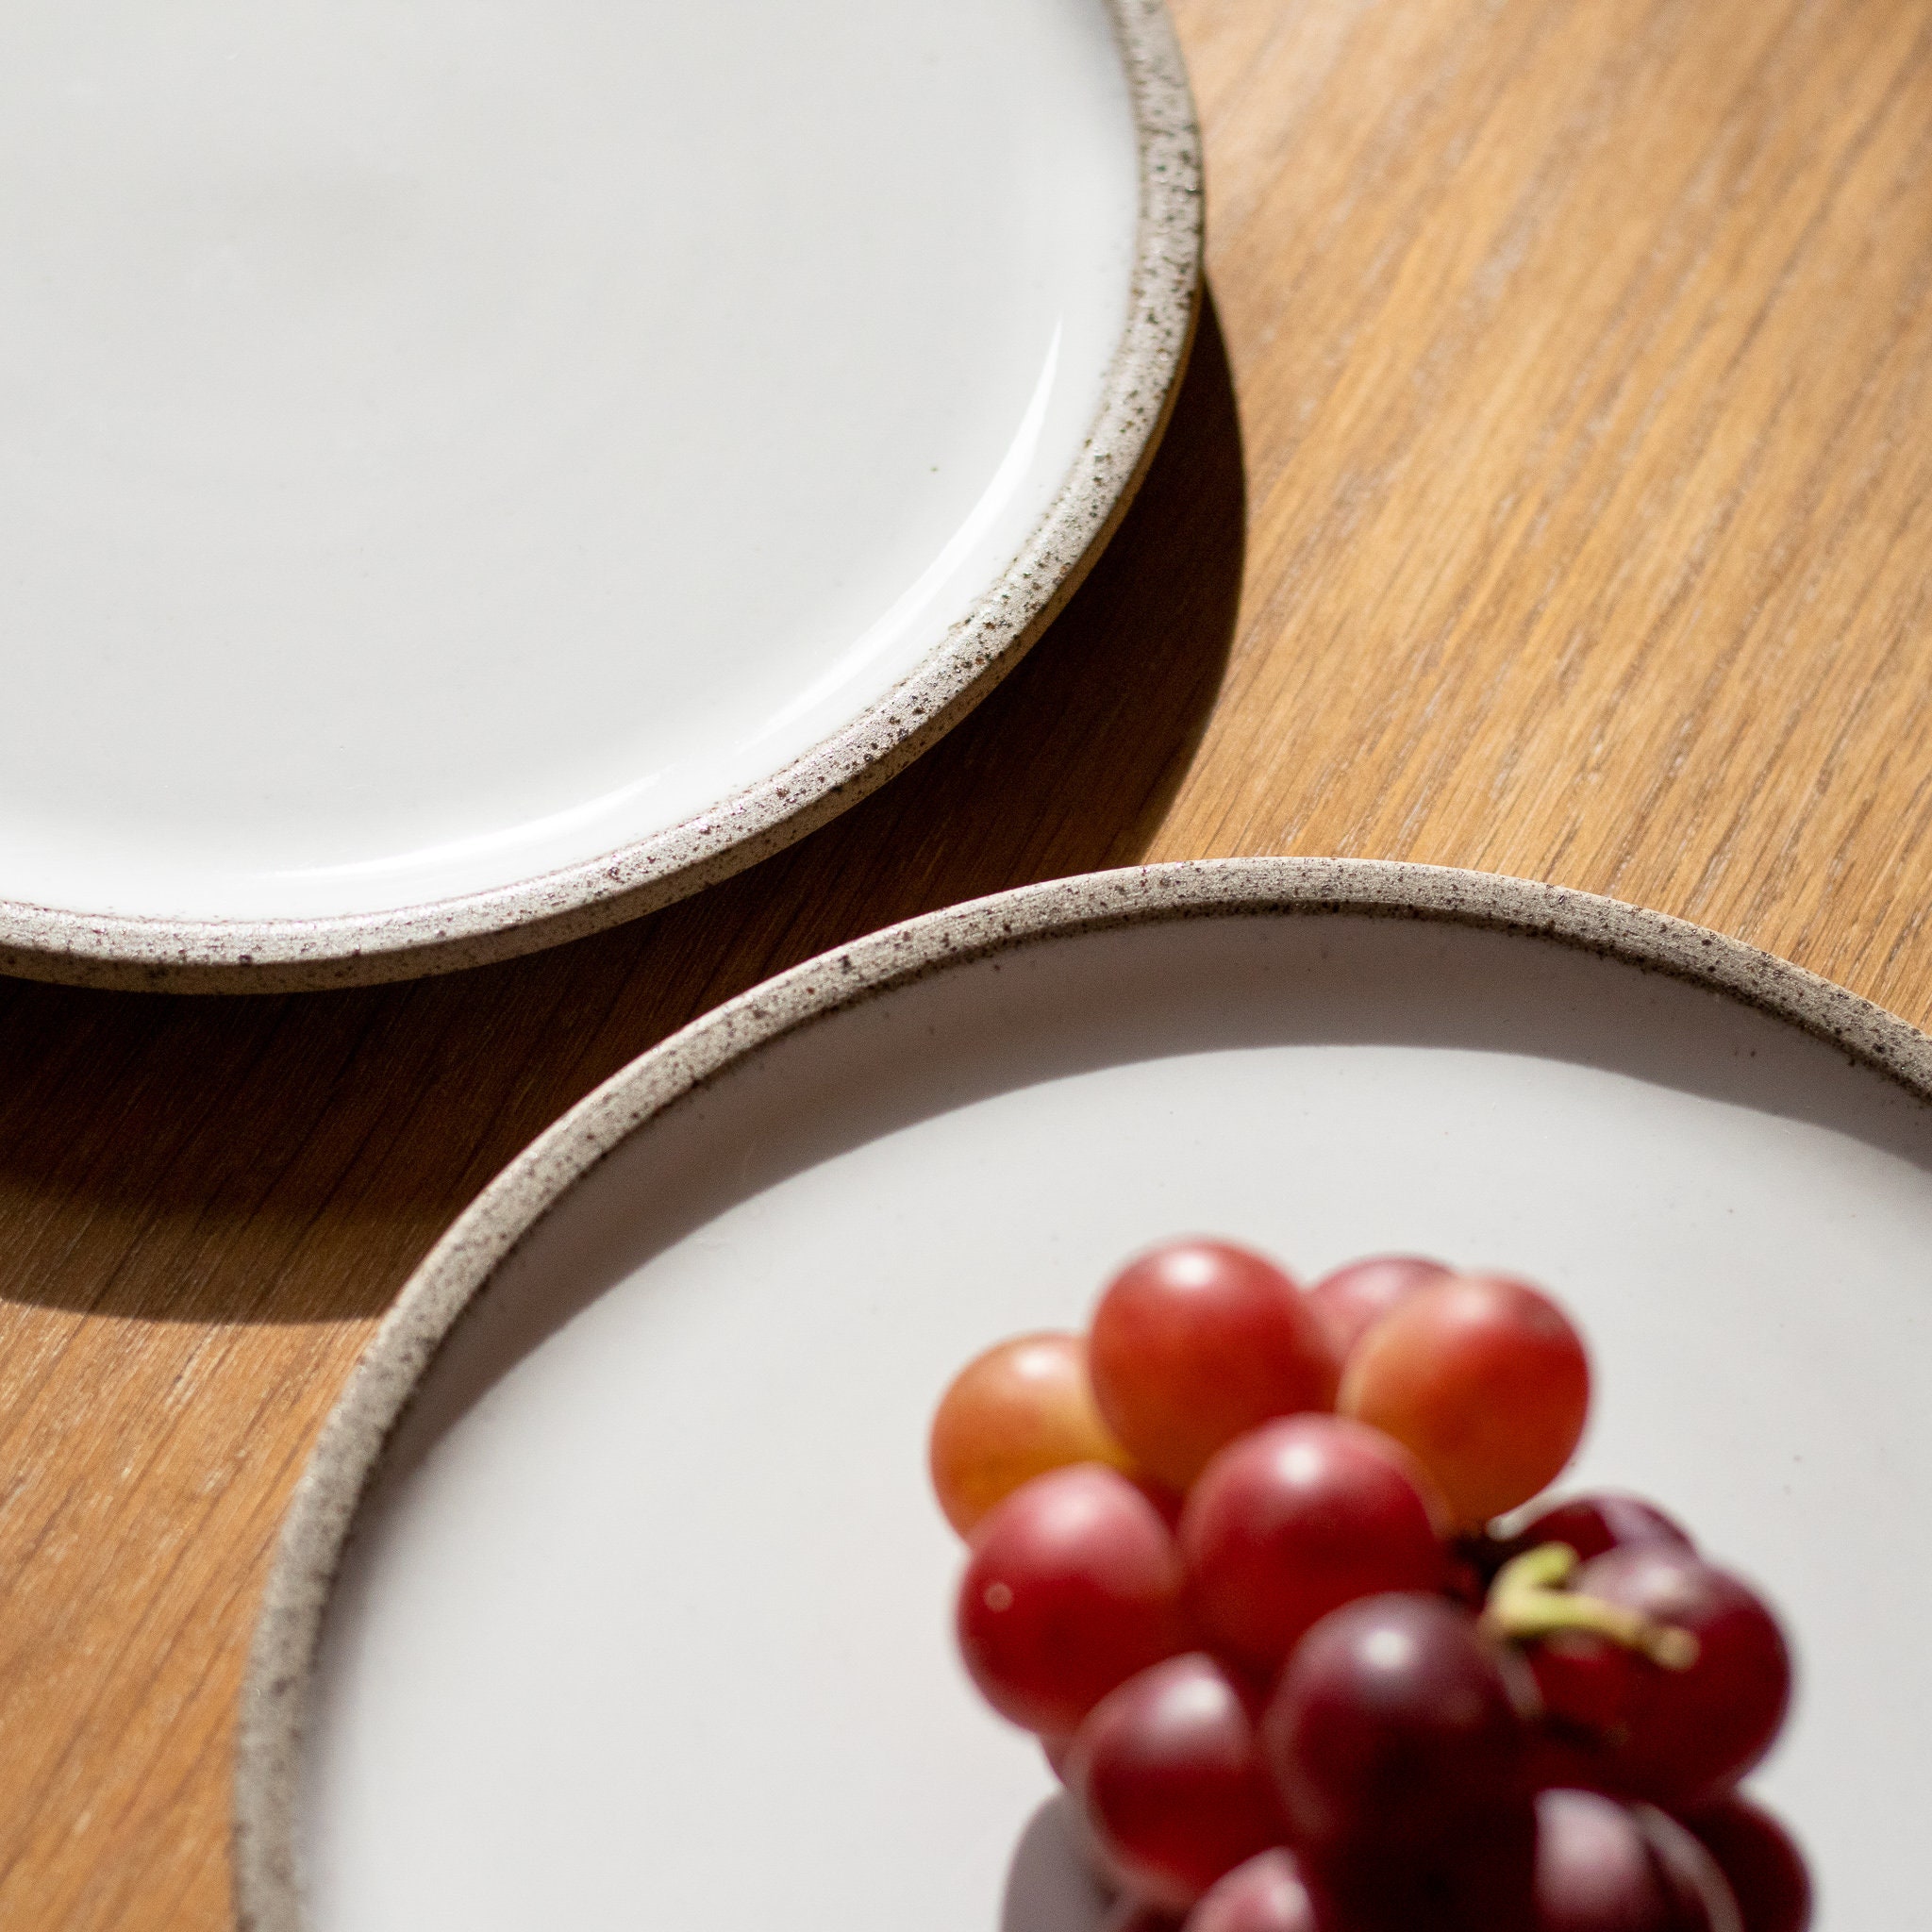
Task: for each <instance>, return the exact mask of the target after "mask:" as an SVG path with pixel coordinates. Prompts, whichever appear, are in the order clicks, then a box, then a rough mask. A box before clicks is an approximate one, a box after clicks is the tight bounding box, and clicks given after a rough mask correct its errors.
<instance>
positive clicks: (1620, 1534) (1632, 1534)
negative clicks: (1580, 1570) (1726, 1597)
mask: <svg viewBox="0 0 1932 1932" xmlns="http://www.w3.org/2000/svg"><path fill="white" fill-rule="evenodd" d="M1542 1543H1568V1544H1569V1545H1570V1547H1571V1548H1572V1549H1573V1550H1574V1551H1575V1552H1576V1555H1577V1557H1578V1558H1579V1559H1580V1560H1581V1561H1583V1562H1586V1563H1587V1562H1589V1561H1590V1559H1591V1557H1601V1556H1602V1555H1603V1553H1604V1552H1605V1551H1606V1550H1620V1549H1625V1548H1628V1547H1629V1546H1630V1545H1632V1544H1635V1543H1670V1544H1672V1545H1674V1547H1675V1548H1677V1549H1681V1550H1688V1549H1691V1547H1692V1544H1691V1539H1690V1537H1689V1536H1687V1535H1686V1534H1685V1533H1684V1530H1683V1529H1682V1527H1681V1526H1680V1525H1678V1524H1675V1523H1674V1522H1673V1521H1672V1520H1671V1518H1670V1517H1668V1516H1666V1515H1665V1514H1664V1512H1663V1511H1662V1510H1661V1509H1659V1508H1658V1507H1657V1505H1656V1504H1655V1503H1646V1502H1644V1501H1643V1499H1642V1498H1641V1497H1640V1496H1624V1495H1619V1494H1617V1493H1616V1492H1615V1491H1606V1492H1602V1493H1599V1494H1595V1495H1589V1496H1572V1497H1570V1498H1569V1499H1568V1500H1567V1501H1565V1502H1561V1503H1552V1504H1551V1505H1550V1507H1548V1508H1547V1509H1540V1510H1538V1511H1537V1513H1536V1514H1535V1515H1534V1516H1532V1517H1531V1518H1530V1519H1529V1521H1528V1522H1527V1523H1525V1524H1524V1525H1523V1527H1522V1528H1521V1529H1520V1530H1518V1531H1517V1532H1516V1534H1515V1535H1514V1536H1513V1537H1511V1538H1510V1539H1509V1541H1508V1543H1507V1550H1508V1551H1510V1552H1514V1551H1518V1550H1533V1549H1536V1548H1537V1547H1538V1546H1539V1545H1541V1544H1542Z"/></svg>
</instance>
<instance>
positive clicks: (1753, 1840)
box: [1684, 1795, 1811, 1932]
mask: <svg viewBox="0 0 1932 1932" xmlns="http://www.w3.org/2000/svg"><path fill="white" fill-rule="evenodd" d="M1684 1823H1685V1824H1688V1825H1689V1826H1690V1827H1691V1830H1692V1831H1693V1832H1695V1833H1696V1834H1697V1837H1698V1838H1699V1839H1700V1840H1702V1842H1703V1844H1704V1848H1705V1849H1706V1850H1707V1852H1708V1853H1709V1854H1710V1855H1711V1857H1713V1858H1715V1859H1716V1860H1717V1862H1718V1869H1719V1870H1720V1871H1722V1872H1723V1873H1724V1876H1725V1878H1726V1879H1728V1880H1729V1881H1730V1887H1731V1890H1732V1892H1733V1893H1734V1894H1736V1897H1737V1901H1738V1911H1739V1914H1740V1917H1741V1918H1742V1919H1743V1922H1744V1932H1806V1927H1807V1925H1809V1924H1810V1923H1811V1878H1810V1874H1808V1873H1807V1871H1806V1870H1805V1859H1804V1856H1803V1854H1802V1853H1800V1852H1799V1850H1798V1848H1797V1846H1796V1845H1795V1844H1793V1843H1792V1842H1791V1838H1790V1833H1789V1832H1787V1831H1786V1830H1785V1828H1784V1826H1783V1825H1781V1824H1779V1823H1778V1822H1777V1820H1776V1819H1775V1818H1774V1817H1773V1816H1772V1815H1771V1813H1770V1812H1769V1811H1767V1810H1765V1809H1764V1807H1762V1806H1760V1805H1754V1804H1752V1803H1751V1801H1750V1800H1749V1799H1748V1798H1740V1797H1737V1796H1735V1795H1734V1796H1731V1797H1728V1798H1724V1799H1722V1800H1720V1802H1719V1803H1717V1804H1715V1805H1713V1806H1711V1807H1709V1808H1708V1809H1707V1810H1704V1811H1698V1812H1694V1813H1693V1814H1692V1815H1691V1817H1689V1818H1687V1819H1686V1820H1685V1821H1684Z"/></svg>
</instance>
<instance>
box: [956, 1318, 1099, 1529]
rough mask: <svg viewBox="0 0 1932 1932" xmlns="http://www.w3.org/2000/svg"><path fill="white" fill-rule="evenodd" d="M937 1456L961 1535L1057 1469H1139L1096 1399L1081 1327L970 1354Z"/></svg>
mask: <svg viewBox="0 0 1932 1932" xmlns="http://www.w3.org/2000/svg"><path fill="white" fill-rule="evenodd" d="M928 1461H929V1466H930V1468H931V1470H932V1486H933V1489H934V1490H935V1491H937V1492H938V1494H939V1499H940V1507H941V1509H943V1510H944V1511H945V1512H946V1521H947V1522H948V1523H950V1524H952V1525H953V1527H954V1528H955V1529H957V1530H958V1532H959V1534H960V1535H961V1536H967V1535H970V1534H971V1532H972V1530H973V1527H974V1524H977V1523H978V1522H979V1520H980V1518H981V1517H983V1516H984V1515H985V1514H986V1512H987V1511H988V1510H989V1509H991V1508H992V1507H993V1506H994V1505H995V1504H997V1503H1002V1502H1004V1501H1005V1500H1006V1499H1007V1498H1008V1496H1010V1495H1011V1494H1012V1493H1013V1491H1015V1490H1017V1489H1018V1488H1019V1487H1020V1485H1021V1484H1022V1483H1026V1482H1031V1481H1032V1480H1033V1478H1034V1477H1035V1476H1037V1475H1044V1474H1046V1472H1047V1471H1048V1470H1050V1469H1064V1468H1065V1467H1066V1466H1067V1465H1068V1464H1069V1463H1074V1462H1104V1463H1107V1464H1108V1466H1109V1467H1111V1468H1114V1469H1118V1470H1122V1471H1124V1472H1126V1473H1128V1474H1131V1473H1132V1471H1133V1458H1132V1457H1130V1456H1129V1455H1128V1454H1127V1452H1126V1451H1125V1450H1124V1449H1123V1448H1122V1447H1121V1445H1120V1444H1119V1442H1117V1441H1115V1440H1114V1438H1113V1435H1112V1433H1111V1431H1109V1430H1108V1426H1107V1424H1105V1423H1104V1422H1102V1421H1101V1419H1100V1410H1099V1409H1098V1408H1097V1407H1094V1403H1093V1389H1092V1385H1091V1383H1090V1382H1089V1381H1088V1379H1087V1342H1086V1340H1085V1338H1084V1337H1082V1336H1078V1335H1019V1336H1015V1337H1014V1339H1013V1340H1012V1341H1003V1342H1001V1343H1000V1344H999V1346H998V1347H997V1348H990V1349H988V1350H987V1352H986V1353H985V1354H984V1355H982V1356H979V1357H975V1358H974V1360H972V1361H970V1362H968V1363H967V1364H966V1366H965V1367H964V1368H963V1369H961V1370H960V1371H959V1373H958V1375H957V1376H956V1377H955V1378H954V1380H953V1385H952V1387H951V1388H950V1389H948V1390H947V1391H946V1392H945V1394H944V1395H942V1396H941V1398H940V1406H939V1411H938V1413H937V1414H936V1415H935V1416H934V1417H933V1419H932V1438H931V1441H930V1442H929V1444H928Z"/></svg>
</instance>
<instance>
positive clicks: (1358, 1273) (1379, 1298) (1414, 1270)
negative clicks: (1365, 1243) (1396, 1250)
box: [1308, 1255, 1453, 1362]
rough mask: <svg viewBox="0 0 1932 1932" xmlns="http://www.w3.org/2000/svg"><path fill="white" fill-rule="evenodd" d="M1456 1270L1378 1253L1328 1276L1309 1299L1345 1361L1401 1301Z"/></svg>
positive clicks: (1415, 1258) (1337, 1355) (1411, 1257)
mask: <svg viewBox="0 0 1932 1932" xmlns="http://www.w3.org/2000/svg"><path fill="white" fill-rule="evenodd" d="M1452 1272H1453V1271H1452V1270H1450V1269H1447V1268H1445V1267H1443V1265H1442V1264H1441V1262H1440V1261H1424V1259H1422V1257H1420V1256H1416V1255H1376V1256H1374V1257H1372V1258H1371V1259H1369V1260H1366V1261H1351V1262H1350V1263H1349V1264H1348V1266H1347V1267H1346V1268H1338V1269H1336V1271H1335V1272H1334V1274H1324V1276H1323V1277H1322V1279H1321V1280H1320V1281H1318V1282H1316V1284H1315V1285H1314V1287H1313V1288H1311V1289H1309V1291H1308V1300H1309V1301H1310V1302H1312V1303H1313V1304H1314V1306H1315V1308H1316V1310H1317V1312H1319V1314H1320V1315H1321V1317H1322V1320H1323V1321H1324V1323H1325V1324H1326V1325H1327V1329H1328V1339H1329V1341H1330V1342H1331V1343H1332V1344H1333V1345H1334V1349H1335V1359H1336V1360H1337V1361H1339V1362H1345V1361H1347V1359H1348V1357H1349V1352H1350V1351H1351V1350H1352V1349H1353V1348H1354V1347H1355V1345H1356V1343H1357V1341H1360V1340H1361V1339H1362V1337H1363V1336H1364V1335H1365V1334H1367V1333H1368V1331H1369V1330H1370V1329H1371V1328H1373V1327H1374V1325H1375V1324H1376V1323H1377V1322H1379V1321H1380V1320H1381V1319H1382V1317H1383V1316H1384V1315H1386V1314H1387V1313H1388V1312H1389V1310H1390V1309H1391V1308H1392V1307H1395V1306H1396V1305H1397V1304H1398V1303H1399V1302H1404V1301H1407V1299H1408V1297H1409V1296H1410V1295H1411V1294H1413V1293H1414V1292H1415V1291H1416V1290H1417V1289H1419V1288H1426V1287H1427V1286H1428V1284H1429V1283H1430V1282H1432V1281H1441V1280H1442V1279H1444V1278H1445V1277H1446V1276H1447V1275H1448V1274H1451V1273H1452Z"/></svg>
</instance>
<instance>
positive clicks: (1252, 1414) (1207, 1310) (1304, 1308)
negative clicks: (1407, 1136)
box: [1088, 1241, 1337, 1490]
mask: <svg viewBox="0 0 1932 1932" xmlns="http://www.w3.org/2000/svg"><path fill="white" fill-rule="evenodd" d="M1088 1363H1089V1368H1090V1371H1091V1374H1092V1377H1093V1394H1094V1399H1095V1400H1096V1401H1097V1402H1098V1403H1099V1405H1100V1412H1101V1414H1102V1415H1103V1416H1104V1417H1105V1418H1106V1420H1107V1422H1108V1426H1109V1427H1111V1428H1112V1430H1113V1432H1114V1434H1115V1435H1116V1436H1117V1437H1118V1438H1119V1439H1120V1440H1121V1441H1123V1442H1124V1444H1125V1445H1126V1447H1127V1449H1128V1451H1129V1452H1130V1453H1131V1454H1132V1455H1133V1456H1135V1457H1137V1458H1138V1459H1139V1460H1140V1462H1141V1464H1142V1465H1143V1467H1145V1468H1146V1469H1147V1470H1149V1471H1150V1472H1151V1473H1152V1474H1154V1475H1156V1476H1157V1477H1158V1478H1159V1479H1160V1480H1161V1481H1162V1482H1164V1483H1166V1484H1168V1485H1169V1486H1170V1487H1172V1488H1174V1489H1177V1490H1185V1489H1186V1488H1187V1487H1188V1486H1189V1485H1190V1484H1191V1482H1192V1481H1193V1480H1194V1478H1195V1477H1196V1476H1197V1475H1198V1474H1200V1473H1201V1470H1202V1469H1203V1467H1204V1466H1205V1465H1206V1463H1207V1461H1208V1457H1210V1456H1212V1455H1213V1454H1214V1452H1215V1451H1216V1450H1217V1449H1219V1448H1220V1447H1221V1446H1222V1444H1223V1443H1224V1442H1231V1441H1233V1440H1234V1439H1235V1438H1236V1437H1237V1436H1241V1435H1245V1434H1246V1433H1247V1432H1248V1430H1250V1429H1252V1428H1254V1427H1255V1426H1256V1425H1257V1424H1260V1423H1265V1422H1269V1421H1272V1420H1273V1419H1274V1417H1275V1416H1280V1415H1293V1414H1296V1413H1298V1412H1300V1411H1302V1410H1305V1409H1326V1408H1329V1407H1333V1405H1334V1401H1335V1382H1336V1375H1337V1364H1336V1359H1335V1351H1334V1349H1333V1347H1332V1346H1331V1345H1330V1343H1329V1341H1328V1331H1327V1329H1326V1327H1325V1326H1324V1324H1323V1321H1322V1318H1321V1316H1320V1314H1319V1313H1318V1312H1317V1311H1316V1310H1315V1308H1314V1307H1312V1306H1311V1305H1310V1303H1309V1302H1308V1300H1307V1296H1306V1295H1304V1294H1303V1293H1302V1291H1301V1290H1300V1289H1298V1288H1297V1287H1296V1286H1295V1285H1294V1283H1293V1282H1292V1281H1291V1280H1290V1279H1289V1277H1288V1276H1287V1275H1286V1274H1283V1273H1282V1271H1281V1270H1280V1269H1279V1268H1277V1267H1276V1266H1275V1265H1274V1262H1272V1261H1270V1260H1267V1259H1265V1258H1264V1257H1262V1256H1260V1255H1256V1254H1251V1253H1250V1252H1249V1251H1248V1250H1247V1249H1245V1248H1237V1247H1232V1246H1229V1245H1228V1244H1227V1243H1225V1242H1224V1241H1174V1242H1170V1243H1169V1244H1168V1245H1167V1246H1165V1247H1161V1248H1156V1249H1155V1250H1154V1251H1153V1252H1152V1253H1151V1254H1146V1255H1142V1256H1141V1257H1140V1259H1139V1260H1137V1261H1134V1262H1132V1263H1130V1264H1129V1265H1128V1266H1127V1267H1126V1268H1125V1269H1124V1270H1123V1271H1122V1272H1121V1273H1120V1274H1117V1275H1116V1276H1115V1277H1114V1279H1113V1280H1112V1282H1111V1283H1109V1284H1108V1289H1107V1291H1106V1292H1105V1293H1104V1294H1103V1295H1102V1296H1101V1298H1100V1306H1099V1307H1097V1308H1096V1309H1095V1310H1094V1314H1093V1330H1092V1335H1091V1340H1090V1342H1089V1345H1088Z"/></svg>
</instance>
